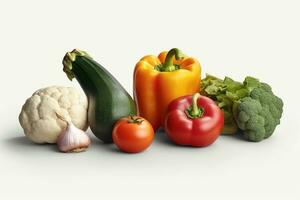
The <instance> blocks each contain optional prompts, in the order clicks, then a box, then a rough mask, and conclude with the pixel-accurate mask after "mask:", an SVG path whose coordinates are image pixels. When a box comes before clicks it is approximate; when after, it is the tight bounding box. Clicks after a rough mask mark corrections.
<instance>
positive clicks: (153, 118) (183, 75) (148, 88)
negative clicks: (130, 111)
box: [133, 48, 201, 130]
mask: <svg viewBox="0 0 300 200" xmlns="http://www.w3.org/2000/svg"><path fill="white" fill-rule="evenodd" d="M174 58H175V59H174ZM133 79H134V98H135V101H136V104H137V110H138V114H139V115H140V116H141V117H144V118H146V119H147V120H148V121H149V122H150V123H151V124H152V126H153V128H154V130H157V129H158V128H159V127H163V125H164V118H165V114H166V112H167V108H168V105H169V103H170V102H171V101H172V100H174V99H176V98H178V97H181V96H185V95H192V94H194V93H196V92H199V90H200V80H201V66H200V63H199V62H198V61H197V60H196V59H194V58H192V57H187V56H185V55H183V54H182V53H181V51H180V50H178V49H176V48H174V49H171V50H170V51H169V52H162V53H160V54H159V56H158V57H157V56H153V55H149V56H145V57H143V58H142V59H141V60H140V61H139V62H138V63H137V64H136V66H135V70H134V78H133Z"/></svg>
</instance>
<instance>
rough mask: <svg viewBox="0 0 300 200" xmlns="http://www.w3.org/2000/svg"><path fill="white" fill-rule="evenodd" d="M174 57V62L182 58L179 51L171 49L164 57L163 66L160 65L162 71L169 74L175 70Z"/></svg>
mask: <svg viewBox="0 0 300 200" xmlns="http://www.w3.org/2000/svg"><path fill="white" fill-rule="evenodd" d="M174 56H175V59H176V60H181V59H183V57H184V55H183V53H182V52H181V51H180V50H179V49H177V48H173V49H171V50H170V51H169V52H168V54H167V56H166V59H165V62H164V64H163V65H162V69H163V71H169V72H171V71H174V70H176V66H175V65H174V63H173V58H174Z"/></svg>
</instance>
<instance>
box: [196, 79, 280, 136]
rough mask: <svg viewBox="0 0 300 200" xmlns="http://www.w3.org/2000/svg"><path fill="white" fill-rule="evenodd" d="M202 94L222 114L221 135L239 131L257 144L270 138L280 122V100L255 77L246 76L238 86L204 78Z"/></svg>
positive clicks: (226, 80) (230, 81)
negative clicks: (219, 109) (214, 104)
mask: <svg viewBox="0 0 300 200" xmlns="http://www.w3.org/2000/svg"><path fill="white" fill-rule="evenodd" d="M201 94H202V95H205V96H208V97H210V98H212V99H213V100H214V101H215V102H216V103H217V105H218V106H219V107H220V108H221V110H222V111H223V113H224V121H225V122H224V127H223V131H222V134H235V133H237V132H238V130H242V132H243V134H244V137H245V138H246V139H247V140H249V141H254V142H258V141H261V140H263V139H265V138H268V137H270V136H271V135H272V133H273V132H274V130H275V128H276V126H277V125H278V124H279V123H280V118H281V115H282V109H283V102H282V100H281V99H280V98H279V97H277V96H275V95H274V94H273V92H272V89H271V87H270V86H269V85H268V84H266V83H262V82H259V80H258V79H256V78H253V77H246V78H245V80H244V82H243V83H240V82H237V81H234V80H233V79H231V78H229V77H225V79H224V80H222V79H219V78H217V77H214V76H211V75H207V76H206V78H205V79H203V80H202V83H201Z"/></svg>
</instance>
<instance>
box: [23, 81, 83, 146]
mask: <svg viewBox="0 0 300 200" xmlns="http://www.w3.org/2000/svg"><path fill="white" fill-rule="evenodd" d="M87 108H88V101H87V98H86V96H85V95H84V94H83V93H81V92H79V91H78V90H77V89H75V88H72V87H61V86H51V87H46V88H42V89H40V90H37V91H36V92H35V93H33V95H32V96H31V97H30V98H28V99H27V100H26V102H25V104H24V105H23V107H22V110H21V113H20V115H19V122H20V124H21V126H22V128H23V129H24V133H25V135H26V136H27V137H28V138H29V139H30V140H32V141H33V142H35V143H40V144H41V143H56V140H57V137H58V135H59V134H60V133H61V131H62V130H63V129H65V128H66V123H65V122H63V121H61V120H59V119H58V118H57V116H56V113H59V114H61V115H63V116H64V117H65V118H68V119H71V120H72V123H73V124H74V125H75V126H76V127H77V128H80V129H82V130H86V129H87V128H88V120H87Z"/></svg>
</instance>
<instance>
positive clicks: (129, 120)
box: [127, 115, 144, 124]
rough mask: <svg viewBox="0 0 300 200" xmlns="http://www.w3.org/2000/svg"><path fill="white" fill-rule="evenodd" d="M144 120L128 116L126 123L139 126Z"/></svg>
mask: <svg viewBox="0 0 300 200" xmlns="http://www.w3.org/2000/svg"><path fill="white" fill-rule="evenodd" d="M143 121H144V120H143V119H142V118H140V117H136V116H133V115H130V116H129V119H128V120H127V122H128V123H132V124H141V123H142V122H143Z"/></svg>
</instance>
